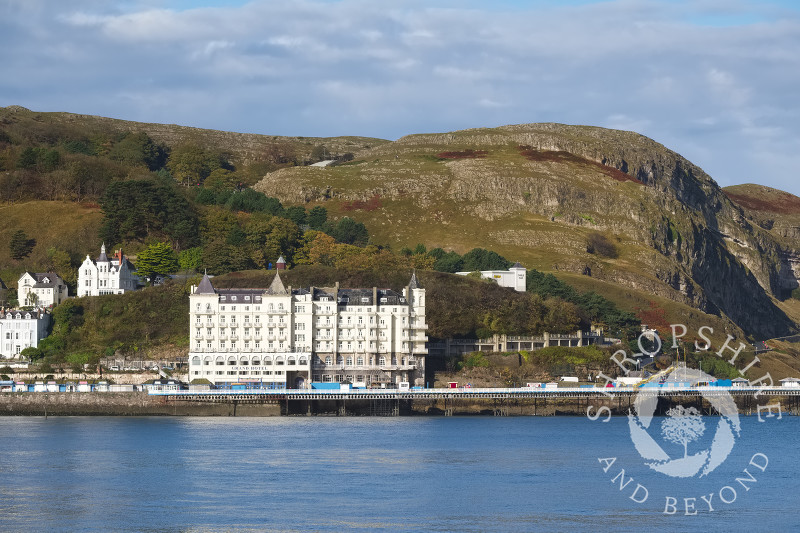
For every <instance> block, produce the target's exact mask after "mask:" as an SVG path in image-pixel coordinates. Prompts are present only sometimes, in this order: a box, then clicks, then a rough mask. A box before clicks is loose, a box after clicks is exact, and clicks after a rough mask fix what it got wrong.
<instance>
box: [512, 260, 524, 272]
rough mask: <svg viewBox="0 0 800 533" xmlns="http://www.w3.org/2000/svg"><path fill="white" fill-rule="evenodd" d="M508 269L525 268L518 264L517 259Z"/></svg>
mask: <svg viewBox="0 0 800 533" xmlns="http://www.w3.org/2000/svg"><path fill="white" fill-rule="evenodd" d="M509 270H525V267H524V266H522V265H520V264H519V261H517V262H516V263H514V264H513V265H511V268H509Z"/></svg>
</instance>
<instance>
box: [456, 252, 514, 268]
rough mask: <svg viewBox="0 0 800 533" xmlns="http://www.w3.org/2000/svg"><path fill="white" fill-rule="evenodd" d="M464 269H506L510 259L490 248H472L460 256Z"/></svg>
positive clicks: (509, 264)
mask: <svg viewBox="0 0 800 533" xmlns="http://www.w3.org/2000/svg"><path fill="white" fill-rule="evenodd" d="M462 261H463V262H464V264H463V268H464V270H468V271H470V272H472V271H474V270H506V269H507V268H508V267H510V266H511V264H512V263H511V261H509V260H508V259H506V258H505V257H503V256H502V255H499V254H498V253H496V252H492V251H490V250H484V249H483V248H473V249H472V250H470V251H469V252H467V253H465V254H464V257H462Z"/></svg>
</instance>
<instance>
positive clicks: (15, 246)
mask: <svg viewBox="0 0 800 533" xmlns="http://www.w3.org/2000/svg"><path fill="white" fill-rule="evenodd" d="M34 246H36V239H29V238H28V235H27V234H26V233H25V232H24V231H23V230H21V229H18V230H17V231H15V232H14V234H13V235H11V240H10V241H9V242H8V250H9V251H10V252H11V258H12V259H15V260H17V261H19V260H20V259H23V258H25V257H27V256H29V255H30V253H31V252H32V251H33V247H34Z"/></svg>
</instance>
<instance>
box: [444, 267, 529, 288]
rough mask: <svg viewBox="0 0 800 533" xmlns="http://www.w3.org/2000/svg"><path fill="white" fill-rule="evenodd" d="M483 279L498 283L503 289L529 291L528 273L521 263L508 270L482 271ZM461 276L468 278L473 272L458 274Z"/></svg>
mask: <svg viewBox="0 0 800 533" xmlns="http://www.w3.org/2000/svg"><path fill="white" fill-rule="evenodd" d="M480 272H481V277H482V278H485V279H491V280H494V281H495V282H497V284H498V285H500V286H501V287H510V288H512V289H514V290H515V291H518V292H525V291H526V290H527V285H526V284H527V281H528V279H527V278H528V271H527V270H526V269H525V267H524V266H522V265H520V264H519V263H514V264H513V265H512V266H511V268H509V269H508V270H481V271H480ZM456 274H458V275H459V276H466V275H467V274H471V272H456Z"/></svg>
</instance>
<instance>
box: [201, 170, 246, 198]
mask: <svg viewBox="0 0 800 533" xmlns="http://www.w3.org/2000/svg"><path fill="white" fill-rule="evenodd" d="M238 183H239V177H238V176H237V175H236V174H234V173H233V172H231V171H230V170H228V169H227V168H218V169H216V170H214V171H212V172H211V174H209V175H208V177H207V178H206V180H205V181H204V182H203V187H205V188H207V189H211V190H212V191H214V192H215V193H216V192H219V191H221V190H224V189H229V190H233V189H235V188H236V186H237V185H238Z"/></svg>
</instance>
